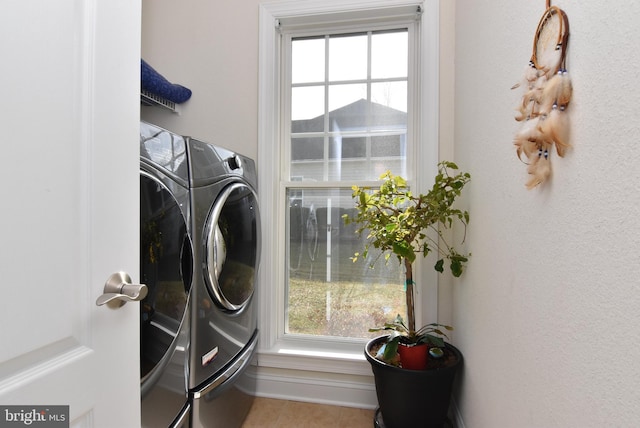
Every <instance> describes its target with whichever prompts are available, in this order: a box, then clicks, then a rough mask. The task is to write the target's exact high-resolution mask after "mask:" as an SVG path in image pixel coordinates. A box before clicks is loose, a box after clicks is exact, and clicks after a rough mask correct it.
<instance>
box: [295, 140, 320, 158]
mask: <svg viewBox="0 0 640 428" xmlns="http://www.w3.org/2000/svg"><path fill="white" fill-rule="evenodd" d="M323 159H324V138H322V137H319V138H318V137H309V138H292V139H291V160H292V161H301V160H319V161H322V160H323Z"/></svg>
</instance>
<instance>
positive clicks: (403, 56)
mask: <svg viewBox="0 0 640 428" xmlns="http://www.w3.org/2000/svg"><path fill="white" fill-rule="evenodd" d="M408 54H409V50H408V33H407V31H402V32H393V33H374V34H373V35H372V36H371V77H372V78H374V79H383V78H390V77H407V68H408V65H409V60H408Z"/></svg>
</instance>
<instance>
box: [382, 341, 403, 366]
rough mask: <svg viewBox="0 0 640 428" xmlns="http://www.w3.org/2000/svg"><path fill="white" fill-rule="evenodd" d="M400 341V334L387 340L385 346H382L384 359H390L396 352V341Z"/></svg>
mask: <svg viewBox="0 0 640 428" xmlns="http://www.w3.org/2000/svg"><path fill="white" fill-rule="evenodd" d="M399 341H400V336H396V337H394V338H393V339H391V340H390V341H388V342H387V346H386V347H385V348H384V356H383V358H384V360H385V361H391V360H393V359H394V358H395V356H396V355H397V354H398V342H399Z"/></svg>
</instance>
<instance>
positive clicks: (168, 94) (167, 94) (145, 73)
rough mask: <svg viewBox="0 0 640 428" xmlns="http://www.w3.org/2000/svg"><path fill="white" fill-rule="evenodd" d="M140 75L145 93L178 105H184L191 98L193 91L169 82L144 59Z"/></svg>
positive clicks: (141, 62)
mask: <svg viewBox="0 0 640 428" xmlns="http://www.w3.org/2000/svg"><path fill="white" fill-rule="evenodd" d="M140 74H141V76H140V77H141V86H142V89H143V90H145V91H149V92H151V93H152V94H155V95H158V96H160V97H162V98H165V99H167V100H169V101H173V102H174V103H176V104H180V103H183V102H185V101H187V100H188V99H189V98H191V89H188V88H185V87H184V86H182V85H177V84H175V83H171V82H169V81H168V80H167V79H165V78H164V77H162V75H161V74H160V73H158V72H157V71H155V70H154V69H153V67H151V66H150V65H149V64H147V63H146V62H145V60H143V59H141V60H140Z"/></svg>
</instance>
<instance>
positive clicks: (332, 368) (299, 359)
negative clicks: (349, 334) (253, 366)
mask: <svg viewBox="0 0 640 428" xmlns="http://www.w3.org/2000/svg"><path fill="white" fill-rule="evenodd" d="M314 342H315V343H314ZM334 345H335V343H334ZM364 345H365V342H364V341H356V340H354V341H353V342H351V343H347V342H343V343H340V344H338V346H337V347H336V348H337V349H327V346H326V344H324V343H322V341H320V340H317V339H316V340H313V341H311V340H307V339H305V338H302V339H300V338H295V339H289V340H281V341H278V342H277V343H276V344H275V345H274V346H272V347H271V348H268V349H260V350H259V351H258V366H259V367H272V368H280V369H291V370H304V371H315V372H328V373H341V374H349V375H361V376H370V375H371V367H370V365H369V363H368V362H367V361H366V359H365V357H364Z"/></svg>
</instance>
